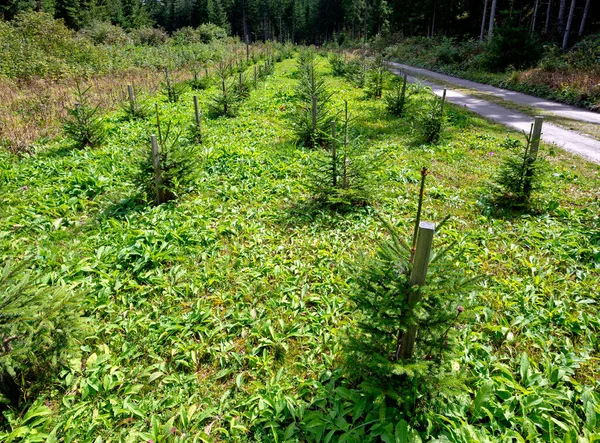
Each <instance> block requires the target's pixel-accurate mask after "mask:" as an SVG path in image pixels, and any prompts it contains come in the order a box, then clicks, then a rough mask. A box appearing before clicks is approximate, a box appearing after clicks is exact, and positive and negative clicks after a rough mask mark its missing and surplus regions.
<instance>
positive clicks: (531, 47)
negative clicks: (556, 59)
mask: <svg viewBox="0 0 600 443" xmlns="http://www.w3.org/2000/svg"><path fill="white" fill-rule="evenodd" d="M541 57H542V45H541V44H539V42H538V41H537V40H535V39H534V38H532V37H531V35H530V32H529V29H528V28H524V27H521V26H518V25H516V24H513V23H511V22H510V21H506V22H505V23H504V24H503V25H502V26H501V27H498V28H497V29H496V30H495V32H494V35H493V37H492V39H491V40H490V42H489V43H488V45H487V47H486V51H485V55H484V56H483V57H482V63H483V67H484V68H485V69H488V70H490V71H503V70H505V69H506V68H508V67H509V66H512V67H514V68H517V69H521V68H528V67H531V66H533V65H535V64H536V63H537V62H538V61H539V60H540V59H541Z"/></svg>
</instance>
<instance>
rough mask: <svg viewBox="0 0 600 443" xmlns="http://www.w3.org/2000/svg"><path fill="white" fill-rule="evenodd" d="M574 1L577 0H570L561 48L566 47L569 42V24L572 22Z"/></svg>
mask: <svg viewBox="0 0 600 443" xmlns="http://www.w3.org/2000/svg"><path fill="white" fill-rule="evenodd" d="M575 3H577V0H571V7H570V8H569V18H568V19H567V28H566V29H565V35H564V36H563V42H562V48H563V49H567V46H568V44H569V33H570V32H571V25H572V24H573V15H575Z"/></svg>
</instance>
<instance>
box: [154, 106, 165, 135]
mask: <svg viewBox="0 0 600 443" xmlns="http://www.w3.org/2000/svg"><path fill="white" fill-rule="evenodd" d="M154 107H155V109H156V127H157V129H158V140H159V141H160V142H161V143H163V138H162V131H161V130H160V117H159V115H158V103H155V104H154ZM167 132H168V131H167Z"/></svg>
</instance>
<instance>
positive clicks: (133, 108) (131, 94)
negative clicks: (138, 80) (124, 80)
mask: <svg viewBox="0 0 600 443" xmlns="http://www.w3.org/2000/svg"><path fill="white" fill-rule="evenodd" d="M127 93H128V94H129V106H130V107H131V112H132V113H135V111H136V105H135V94H134V92H133V86H131V85H127Z"/></svg>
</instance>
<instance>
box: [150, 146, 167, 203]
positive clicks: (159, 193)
mask: <svg viewBox="0 0 600 443" xmlns="http://www.w3.org/2000/svg"><path fill="white" fill-rule="evenodd" d="M150 139H151V140H152V163H153V165H154V183H155V185H156V204H158V205H160V204H161V203H163V202H164V201H165V197H164V192H163V191H164V190H163V182H162V172H161V170H160V152H159V150H158V142H157V141H156V135H154V134H152V135H151V136H150Z"/></svg>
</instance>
